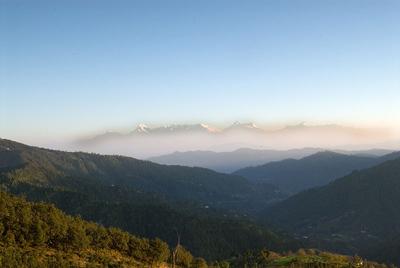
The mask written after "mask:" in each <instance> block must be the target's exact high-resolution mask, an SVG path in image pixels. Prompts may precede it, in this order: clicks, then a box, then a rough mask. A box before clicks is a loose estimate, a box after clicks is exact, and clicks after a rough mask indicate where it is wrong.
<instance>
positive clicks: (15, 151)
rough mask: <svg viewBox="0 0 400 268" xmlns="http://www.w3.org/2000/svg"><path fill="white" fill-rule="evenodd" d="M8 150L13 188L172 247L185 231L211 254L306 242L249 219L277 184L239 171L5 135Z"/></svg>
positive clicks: (197, 250) (5, 165) (185, 240)
mask: <svg viewBox="0 0 400 268" xmlns="http://www.w3.org/2000/svg"><path fill="white" fill-rule="evenodd" d="M0 153H1V157H0V159H1V160H0V166H1V167H2V168H1V171H0V182H1V185H2V187H3V188H4V189H5V190H7V191H9V192H11V193H14V194H18V195H25V196H26V197H27V198H29V199H30V200H35V201H46V202H50V203H53V204H56V205H57V207H59V208H61V209H62V210H63V211H65V212H67V213H69V214H72V215H81V216H82V217H83V218H84V219H88V220H92V221H95V222H98V223H101V224H103V225H105V226H116V227H120V228H122V229H124V230H126V231H129V232H131V233H133V234H137V235H141V236H145V237H150V238H155V237H160V238H162V239H163V240H165V241H167V242H168V243H169V244H170V245H173V244H174V243H175V241H176V233H175V230H177V231H178V232H179V233H180V234H181V237H182V244H183V245H184V246H186V247H187V248H189V249H190V250H191V251H192V252H194V254H196V255H201V256H203V257H205V258H207V259H215V258H227V257H229V256H231V255H233V254H239V253H240V252H242V251H244V250H247V249H257V248H262V247H269V248H271V249H275V250H284V249H289V248H297V247H298V243H297V242H294V241H292V240H291V239H287V238H283V237H282V236H281V235H277V234H275V233H273V232H271V231H270V230H267V229H266V228H264V227H261V226H259V225H257V224H255V223H253V222H252V221H251V220H250V219H246V217H245V216H244V214H245V213H246V211H251V210H252V209H253V208H252V206H250V205H251V204H256V203H258V204H264V205H265V204H266V203H268V200H267V199H268V197H267V198H265V196H268V192H269V188H268V186H266V188H263V187H262V186H261V187H255V186H254V185H252V184H250V183H248V182H247V181H246V180H245V179H243V178H241V177H238V176H228V175H223V174H219V173H216V172H213V171H209V170H206V169H194V168H186V167H167V166H162V165H158V164H153V163H151V162H145V161H140V160H136V159H132V158H127V157H120V156H101V155H95V154H86V153H67V152H60V151H52V150H46V149H40V148H35V147H30V146H26V145H23V144H19V143H15V142H11V141H6V140H1V147H0ZM188 193H190V194H188ZM272 194H273V195H277V193H274V192H272ZM222 208H225V209H223V210H221V209H222Z"/></svg>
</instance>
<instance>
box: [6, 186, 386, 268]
mask: <svg viewBox="0 0 400 268" xmlns="http://www.w3.org/2000/svg"><path fill="white" fill-rule="evenodd" d="M0 208H1V209H0V266H1V267H19V268H23V267H38V268H40V267H43V268H45V267H154V268H156V267H160V268H161V267H169V266H170V265H171V263H170V262H171V256H172V255H171V250H170V249H169V248H168V246H167V244H166V243H164V242H163V241H161V240H159V239H154V240H149V239H143V238H138V237H135V236H132V235H130V234H128V233H126V232H123V231H121V230H119V229H116V228H104V227H102V226H100V225H97V224H94V223H91V222H87V221H84V220H82V219H80V218H78V217H71V216H67V215H65V214H64V213H62V212H61V211H60V210H58V209H56V208H55V207H54V206H52V205H48V204H44V203H32V202H27V201H25V200H24V199H22V198H16V197H12V196H10V195H9V194H7V193H5V192H2V191H0ZM176 264H177V266H178V267H181V268H183V267H185V268H207V267H210V268H211V267H213V268H221V267H233V268H235V267H237V268H239V267H335V268H337V267H362V266H363V267H377V268H378V267H386V266H384V265H380V264H377V263H372V262H366V261H364V260H362V259H361V258H359V257H348V256H342V255H337V254H332V253H328V252H320V251H318V250H303V249H301V250H299V251H298V252H297V253H295V254H292V253H290V254H278V253H275V252H273V251H269V250H266V249H264V250H261V251H248V252H247V253H245V254H241V255H238V256H236V257H235V258H232V259H228V260H223V261H213V262H209V263H208V264H207V262H206V261H205V260H204V259H202V258H194V257H193V256H192V255H191V253H190V252H188V251H187V250H185V249H184V248H183V247H178V248H177V254H176Z"/></svg>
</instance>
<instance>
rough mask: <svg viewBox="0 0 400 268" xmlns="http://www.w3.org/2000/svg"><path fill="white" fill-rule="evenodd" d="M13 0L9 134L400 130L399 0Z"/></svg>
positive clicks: (5, 93)
mask: <svg viewBox="0 0 400 268" xmlns="http://www.w3.org/2000/svg"><path fill="white" fill-rule="evenodd" d="M0 7H1V12H0V16H1V18H2V22H4V23H1V24H0V33H1V35H2V36H3V37H4V42H1V43H0V63H1V64H0V88H1V93H0V94H1V95H0V97H1V99H0V102H1V105H0V106H1V107H0V116H1V117H0V119H1V124H0V136H1V137H3V138H8V139H13V140H17V141H20V142H25V143H29V144H32V145H40V146H48V147H52V148H60V149H69V148H70V147H67V146H65V145H62V144H66V143H70V142H71V141H73V140H76V139H79V138H82V137H89V136H96V135H101V134H102V133H104V132H106V131H117V132H123V133H128V132H129V131H132V129H134V128H135V126H136V125H137V124H138V123H141V122H143V123H148V124H149V125H152V126H161V125H166V124H197V123H207V124H210V125H213V126H216V127H221V128H222V127H224V126H227V125H229V124H231V123H232V122H234V121H240V122H255V123H256V124H257V125H259V126H260V127H262V128H268V129H274V128H276V129H279V128H281V127H284V126H287V125H296V124H299V123H301V122H306V123H307V124H308V125H327V124H336V125H340V126H345V127H351V128H361V129H379V130H382V129H384V130H385V131H386V132H390V135H389V134H387V133H386V134H385V135H381V134H379V135H378V134H377V136H376V137H375V138H374V137H372V136H371V137H372V138H371V140H370V141H368V140H365V141H363V142H365V144H371V146H373V145H379V144H381V143H385V142H393V141H397V140H400V124H399V121H398V120H399V119H400V107H399V105H398V103H399V100H400V78H399V77H400V76H399V73H400V65H399V60H398V59H400V49H399V47H398V46H397V44H399V43H400V28H399V27H398V25H399V24H400V17H399V16H398V12H396V10H398V9H399V8H400V2H398V1H392V0H385V1H380V2H379V4H377V2H375V1H361V0H357V1H323V2H321V1H316V0H307V1H298V2H293V1H288V0H284V1H255V2H253V3H252V4H245V3H243V2H238V1H218V2H214V1H201V2H192V1H190V2H187V1H168V2H157V1H146V2H136V1H130V2H126V1H113V3H112V4H111V3H110V2H108V1H96V5H92V4H91V3H89V2H82V1H57V2H54V1H46V0H44V1H34V2H33V1H2V2H1V3H0ZM312 139H313V137H310V140H312ZM317 141H318V140H317ZM188 142H189V141H188ZM233 142H236V143H238V142H239V143H240V142H243V143H245V144H246V143H248V141H246V140H243V141H240V139H236V140H234V141H233ZM257 142H258V140H257ZM356 142H357V141H356ZM282 143H284V142H283V141H282ZM351 143H352V141H351V140H349V146H350V145H351ZM318 144H321V143H318V142H316V145H318ZM273 145H274V144H268V143H263V142H262V141H261V142H260V144H258V145H256V146H273ZM278 145H279V143H278ZM289 145H290V146H296V147H302V145H304V146H308V145H310V144H309V143H308V142H304V144H302V143H301V142H298V143H295V144H288V146H286V147H290V146H289ZM322 145H328V144H325V143H324V144H322ZM337 145H338V143H333V144H332V146H331V147H334V146H337ZM353 145H354V144H353ZM213 146H215V144H214V143H208V144H204V146H198V147H202V148H203V147H204V149H207V148H210V147H211V148H212V147H213ZM340 146H345V142H344V141H343V142H342V143H341V144H340ZM396 146H397V143H396V144H394V145H392V146H391V147H396ZM189 147H190V146H189ZM189 147H188V149H191V148H192V147H195V146H192V147H190V148H189ZM276 147H283V146H281V145H279V146H276ZM196 148H197V147H196ZM177 149H182V148H177Z"/></svg>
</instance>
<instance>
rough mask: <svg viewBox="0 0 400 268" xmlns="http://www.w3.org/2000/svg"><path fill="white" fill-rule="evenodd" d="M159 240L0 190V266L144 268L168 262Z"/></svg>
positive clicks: (167, 256) (167, 251)
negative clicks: (66, 213) (79, 216)
mask: <svg viewBox="0 0 400 268" xmlns="http://www.w3.org/2000/svg"><path fill="white" fill-rule="evenodd" d="M169 252H170V251H169V248H168V245H167V244H166V243H164V242H162V241H161V240H159V239H155V240H148V239H142V238H138V237H135V236H133V235H130V234H128V233H126V232H123V231H121V230H119V229H115V228H104V227H102V226H99V225H97V224H94V223H90V222H86V221H83V220H81V219H80V218H77V217H71V216H67V215H65V214H64V213H62V212H61V211H60V210H58V209H56V208H55V207H54V206H52V205H48V204H43V203H31V202H27V201H25V200H23V199H21V198H15V197H12V196H10V195H8V194H6V193H5V192H3V191H0V266H1V267H60V266H61V267H84V266H89V265H92V267H93V266H97V267H108V266H112V267H145V266H150V265H155V266H157V265H160V264H161V263H163V262H165V261H167V260H168V258H169Z"/></svg>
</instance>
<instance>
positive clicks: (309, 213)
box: [264, 158, 400, 262]
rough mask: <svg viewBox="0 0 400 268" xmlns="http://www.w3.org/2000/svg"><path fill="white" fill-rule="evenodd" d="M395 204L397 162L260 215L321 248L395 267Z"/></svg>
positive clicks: (399, 193) (398, 213) (398, 214)
mask: <svg viewBox="0 0 400 268" xmlns="http://www.w3.org/2000/svg"><path fill="white" fill-rule="evenodd" d="M399 204H400V158H398V159H396V160H389V161H387V162H384V163H382V164H380V165H378V166H376V167H372V168H369V169H366V170H362V171H355V172H353V173H352V174H350V175H348V176H345V177H343V178H340V179H338V180H335V181H334V182H332V183H330V184H329V185H327V186H324V187H321V188H315V189H311V190H308V191H305V192H302V193H300V194H297V195H295V196H293V197H291V198H289V199H287V200H285V201H283V202H281V203H279V204H277V205H276V206H274V207H272V208H271V209H269V210H268V211H266V212H265V214H264V215H265V220H267V221H269V222H270V221H274V222H275V223H276V224H278V225H279V226H281V227H284V228H286V229H287V230H290V231H292V232H294V233H295V234H297V235H298V236H299V237H306V238H307V239H308V240H309V241H311V242H313V243H314V244H319V245H321V246H322V247H325V248H327V247H329V248H331V249H334V250H342V251H345V252H346V251H347V252H351V251H353V252H354V251H358V252H364V253H365V252H367V253H368V254H367V253H365V254H367V255H368V256H370V257H372V258H379V259H380V260H382V259H385V260H386V261H392V262H398V260H399V259H398V256H400V250H399V249H400V248H399V247H398V245H399V243H398V241H399V240H397V239H398V237H399V234H400V207H399ZM383 248H385V249H386V250H382V249H383Z"/></svg>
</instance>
